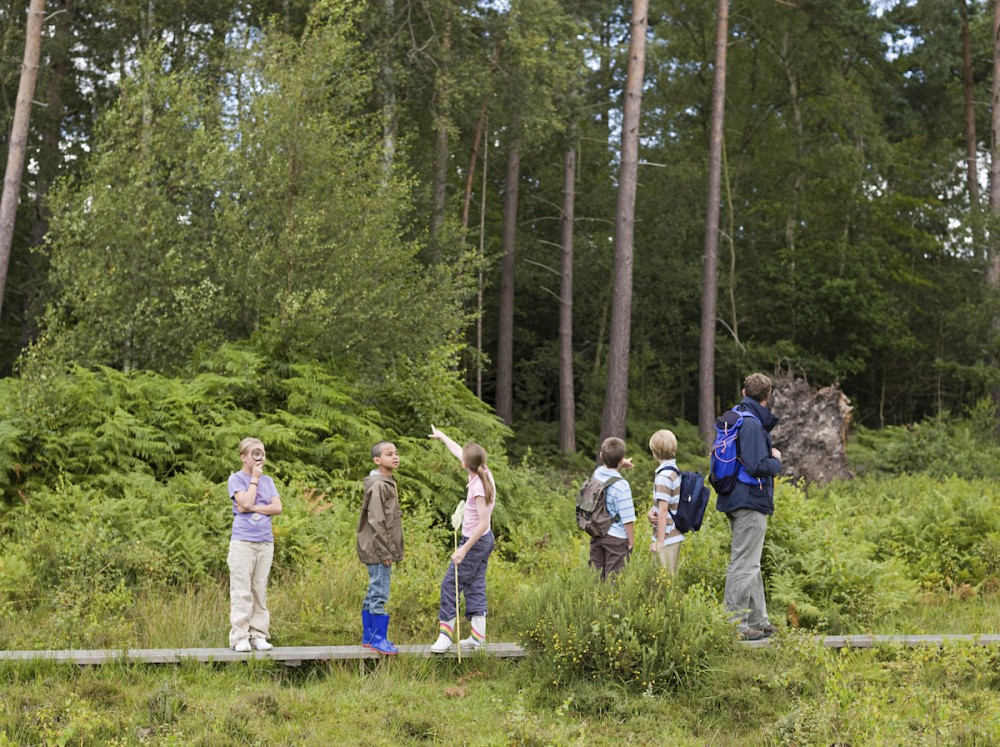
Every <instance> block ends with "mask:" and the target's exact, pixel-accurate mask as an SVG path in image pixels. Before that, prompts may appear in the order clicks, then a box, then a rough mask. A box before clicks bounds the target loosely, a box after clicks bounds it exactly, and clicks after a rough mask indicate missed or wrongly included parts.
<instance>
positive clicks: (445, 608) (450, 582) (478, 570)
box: [438, 531, 493, 620]
mask: <svg viewBox="0 0 1000 747" xmlns="http://www.w3.org/2000/svg"><path fill="white" fill-rule="evenodd" d="M468 539H469V538H468V537H462V541H461V542H459V543H458V546H459V547H461V546H462V545H464V544H465V543H466V542H467V541H468ZM492 552H493V532H492V531H490V532H487V533H486V534H484V535H483V536H482V537H480V538H479V541H478V542H476V544H474V545H473V546H472V547H471V548H470V549H469V552H468V553H466V555H465V558H464V559H463V560H462V562H461V563H459V564H458V590H459V592H460V593H462V594H464V595H465V616H466V617H468V618H470V619H471V618H472V616H473V615H486V565H487V563H489V560H490V554H491V553H492ZM455 602H456V600H455V564H454V563H449V564H448V571H447V572H446V573H445V574H444V579H443V580H442V581H441V609H440V611H439V612H438V620H451V619H452V618H454V617H457V616H458V608H457V607H456V605H455Z"/></svg>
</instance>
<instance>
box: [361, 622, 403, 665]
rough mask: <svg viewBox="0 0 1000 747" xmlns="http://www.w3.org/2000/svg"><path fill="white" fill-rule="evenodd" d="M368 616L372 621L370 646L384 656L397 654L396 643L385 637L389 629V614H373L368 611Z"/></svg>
mask: <svg viewBox="0 0 1000 747" xmlns="http://www.w3.org/2000/svg"><path fill="white" fill-rule="evenodd" d="M368 617H369V619H370V620H371V622H372V639H371V646H370V648H373V649H375V650H376V651H378V652H379V653H380V654H385V655H386V656H393V655H395V654H398V653H399V649H398V648H396V644H394V643H393V642H392V641H390V640H389V639H388V638H386V637H385V636H386V633H387V632H388V630H389V616H388V615H373V614H371V613H369V615H368Z"/></svg>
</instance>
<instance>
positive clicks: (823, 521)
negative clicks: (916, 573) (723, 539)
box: [766, 483, 916, 633]
mask: <svg viewBox="0 0 1000 747" xmlns="http://www.w3.org/2000/svg"><path fill="white" fill-rule="evenodd" d="M839 487H840V486H838V487H837V488H831V489H830V492H829V493H827V494H824V495H819V496H814V495H810V496H808V497H807V496H806V495H805V494H804V493H803V492H802V491H801V490H799V489H798V488H796V487H794V486H793V485H790V484H788V483H781V484H780V486H779V487H778V488H777V489H776V496H775V502H776V510H775V514H774V516H773V517H772V518H771V521H770V527H769V530H768V540H769V542H768V543H767V549H766V552H767V563H766V564H767V567H768V569H769V570H770V574H769V580H768V592H769V600H770V602H771V604H772V605H773V606H776V607H778V609H780V610H781V611H782V612H783V613H784V614H785V616H786V617H787V619H788V620H789V622H790V623H791V624H792V625H793V626H799V625H802V626H804V627H809V628H818V629H820V630H825V631H829V632H833V633H842V632H846V631H848V630H857V629H859V628H861V629H867V628H869V627H870V626H872V625H875V624H877V622H878V621H879V620H881V619H883V618H884V617H886V616H887V615H889V614H892V613H894V612H897V611H899V610H900V609H902V608H903V607H905V606H907V605H908V604H910V603H912V601H913V598H914V594H915V591H916V585H915V584H914V582H913V581H912V579H911V578H910V577H909V573H908V570H909V569H908V567H907V565H906V563H905V562H904V560H903V559H902V558H900V557H898V556H895V555H893V554H892V553H882V552H880V547H879V543H878V539H877V538H874V537H871V536H870V535H869V534H868V533H866V532H865V531H863V529H862V527H863V526H864V524H863V522H860V521H857V522H856V521H855V520H854V517H855V516H856V515H857V513H856V512H857V507H856V506H853V505H848V504H847V503H846V502H845V501H842V500H839V496H838V488H839ZM866 495H867V499H868V500H869V501H870V500H871V493H870V492H866ZM870 505H871V504H869V506H870ZM869 515H871V514H870V513H869Z"/></svg>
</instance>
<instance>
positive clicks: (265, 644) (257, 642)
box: [250, 636, 274, 651]
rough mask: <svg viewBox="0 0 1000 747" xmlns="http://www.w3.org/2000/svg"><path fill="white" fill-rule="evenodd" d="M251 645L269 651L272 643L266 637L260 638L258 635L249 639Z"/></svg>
mask: <svg viewBox="0 0 1000 747" xmlns="http://www.w3.org/2000/svg"><path fill="white" fill-rule="evenodd" d="M250 642H251V643H252V644H253V647H254V648H255V649H257V650H258V651H270V650H271V649H272V648H274V644H273V643H271V642H270V641H268V640H267V639H266V638H261V637H260V636H254V637H253V638H251V639H250Z"/></svg>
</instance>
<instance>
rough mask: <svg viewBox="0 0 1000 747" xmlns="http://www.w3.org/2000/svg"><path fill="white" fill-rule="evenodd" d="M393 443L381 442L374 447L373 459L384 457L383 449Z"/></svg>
mask: <svg viewBox="0 0 1000 747" xmlns="http://www.w3.org/2000/svg"><path fill="white" fill-rule="evenodd" d="M391 443H392V441H379V442H378V443H377V444H375V445H374V446H372V459H376V458H378V457H380V456H382V447H383V446H388V445H389V444H391Z"/></svg>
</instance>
